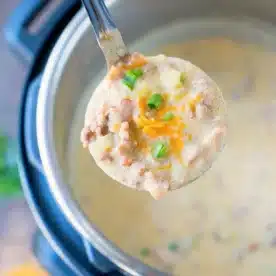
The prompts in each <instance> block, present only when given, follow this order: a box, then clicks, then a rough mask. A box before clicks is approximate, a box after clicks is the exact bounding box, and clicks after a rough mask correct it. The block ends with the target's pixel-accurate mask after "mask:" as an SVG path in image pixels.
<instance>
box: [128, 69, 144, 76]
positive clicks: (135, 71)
mask: <svg viewBox="0 0 276 276" xmlns="http://www.w3.org/2000/svg"><path fill="white" fill-rule="evenodd" d="M130 71H131V73H132V74H133V75H135V76H136V77H137V78H139V77H141V76H143V74H144V72H143V70H142V69H141V68H136V69H132V70H130Z"/></svg>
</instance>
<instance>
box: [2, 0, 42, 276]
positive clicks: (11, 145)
mask: <svg viewBox="0 0 276 276" xmlns="http://www.w3.org/2000/svg"><path fill="white" fill-rule="evenodd" d="M19 2H20V0H9V1H0V26H1V28H0V70H1V74H0V91H1V93H0V112H1V114H0V275H1V276H2V275H5V276H6V275H26V276H27V275H28V276H31V275H37V276H38V275H40V273H42V272H40V271H39V269H38V270H37V268H36V266H37V264H36V262H35V260H34V257H33V256H32V250H31V245H32V236H33V233H34V231H35V229H36V227H35V223H34V221H33V218H32V215H31V213H30V211H29V208H28V206H27V204H26V202H25V200H24V197H23V194H22V192H21V188H20V181H19V176H18V172H17V168H16V163H15V162H16V132H17V127H16V125H17V117H18V110H19V103H20V94H21V91H22V86H23V83H24V77H25V75H26V73H27V68H26V66H24V65H23V64H21V63H20V62H19V61H18V59H16V57H15V56H14V55H13V54H12V52H11V51H10V50H9V47H8V45H7V42H6V40H5V37H4V33H3V25H4V23H5V22H6V20H7V18H8V16H9V14H10V13H11V12H12V11H13V9H15V7H16V6H17V5H18V4H19ZM43 275H44V274H43Z"/></svg>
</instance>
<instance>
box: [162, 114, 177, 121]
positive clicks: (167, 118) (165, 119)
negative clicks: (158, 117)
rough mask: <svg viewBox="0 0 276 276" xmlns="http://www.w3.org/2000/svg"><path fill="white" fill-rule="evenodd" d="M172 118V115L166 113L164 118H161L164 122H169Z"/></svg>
mask: <svg viewBox="0 0 276 276" xmlns="http://www.w3.org/2000/svg"><path fill="white" fill-rule="evenodd" d="M173 118H174V114H173V113H172V112H167V113H166V114H165V115H164V116H163V120H164V121H170V120H172V119H173Z"/></svg>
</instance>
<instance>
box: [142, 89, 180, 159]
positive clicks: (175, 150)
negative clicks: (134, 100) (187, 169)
mask: <svg viewBox="0 0 276 276" xmlns="http://www.w3.org/2000/svg"><path fill="white" fill-rule="evenodd" d="M165 95H166V94H165ZM162 96H163V95H162ZM164 98H165V100H166V101H167V99H168V96H167V95H166V96H165V97H164ZM165 100H164V102H165ZM138 107H139V117H138V119H137V125H138V127H139V128H141V129H142V132H143V133H144V134H146V135H147V136H149V137H150V138H153V139H155V138H158V137H164V136H165V137H169V138H170V148H171V153H172V154H173V155H174V156H176V157H177V158H179V159H181V151H182V149H183V147H184V134H183V131H184V128H185V124H184V123H183V122H182V120H181V118H180V117H179V116H175V117H174V118H173V119H172V120H170V121H164V120H163V119H162V118H163V116H164V114H166V112H169V111H175V110H176V107H174V106H167V105H164V107H163V108H161V109H160V110H158V111H157V112H156V114H155V116H154V118H151V119H149V118H147V116H146V112H147V110H148V109H147V98H146V97H144V96H143V97H139V99H138Z"/></svg>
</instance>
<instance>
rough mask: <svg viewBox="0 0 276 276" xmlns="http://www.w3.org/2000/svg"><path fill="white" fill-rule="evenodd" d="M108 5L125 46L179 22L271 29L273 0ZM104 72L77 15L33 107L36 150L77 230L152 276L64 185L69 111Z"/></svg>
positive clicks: (135, 271)
mask: <svg viewBox="0 0 276 276" xmlns="http://www.w3.org/2000/svg"><path fill="white" fill-rule="evenodd" d="M109 5H110V10H111V13H112V15H113V16H114V19H115V21H116V23H117V24H118V27H119V28H120V30H121V32H122V34H123V36H124V39H125V42H126V43H127V44H131V43H132V42H133V41H134V40H136V39H137V38H139V37H141V36H143V35H144V34H146V33H148V32H149V31H151V30H152V29H155V28H157V27H158V28H160V27H162V26H163V25H164V26H165V25H168V24H169V23H170V22H173V21H175V20H178V19H183V18H185V19H188V18H204V17H227V18H232V17H236V18H247V17H249V18H253V19H258V20H261V21H264V22H268V23H272V24H276V2H275V1H273V0H263V1H259V0H244V1H240V0H231V1H227V0H225V1H222V0H170V1H166V0H150V1H148V0H139V1H137V0H128V1H121V0H117V1H116V0H113V1H109ZM206 32H207V30H205V29H204V26H202V32H201V33H198V34H195V35H196V36H197V37H200V36H201V37H204V36H206V35H212V32H208V34H207V33H206ZM226 35H227V33H226ZM168 40H170V37H169V35H168ZM104 67H105V64H104V57H103V55H102V53H101V51H100V49H99V47H98V46H97V44H96V40H95V37H94V36H93V32H92V27H91V26H90V22H89V20H88V18H87V16H86V13H85V12H84V10H81V11H80V12H79V13H78V14H77V15H76V16H75V17H74V18H73V19H72V21H71V23H70V24H69V25H68V26H67V27H66V29H65V30H64V32H63V34H62V35H61V37H60V39H59V40H58V42H57V44H56V46H55V47H54V49H53V51H52V53H51V55H50V58H49V61H48V63H47V65H46V68H45V71H44V76H43V79H42V84H41V89H40V91H39V101H38V108H37V110H38V112H37V129H38V142H39V150H40V153H41V158H42V162H43V166H44V169H45V173H46V176H47V178H48V182H49V185H50V186H51V190H52V192H53V194H54V196H55V198H56V201H57V202H58V204H59V205H60V207H61V209H62V210H63V211H64V213H65V214H66V216H67V217H68V219H69V221H70V222H71V223H72V224H73V225H74V227H75V228H76V229H77V231H79V232H80V233H81V234H82V235H83V236H84V237H85V238H86V239H88V240H89V241H90V242H91V243H92V244H93V245H94V246H95V247H96V248H97V249H98V250H99V251H100V252H101V253H102V254H104V255H105V256H107V257H108V258H110V259H111V260H112V261H113V262H114V263H116V264H117V265H118V266H119V267H120V268H121V269H123V270H124V271H126V272H127V273H129V274H131V275H156V274H158V273H161V272H158V271H156V270H155V269H153V268H150V267H149V266H147V265H144V264H143V263H142V262H140V261H138V260H136V259H134V258H132V257H130V256H128V255H126V254H124V253H123V252H122V251H121V250H120V249H119V248H117V247H116V246H115V245H114V244H112V243H111V242H110V241H108V240H107V239H106V238H105V236H104V234H103V233H101V232H100V231H99V230H98V229H97V227H96V225H93V224H91V222H89V221H88V219H87V218H86V216H85V215H84V213H83V212H82V210H81V209H80V208H79V206H78V204H77V203H76V201H74V199H73V196H72V195H71V192H70V187H69V185H68V182H67V178H66V173H65V172H66V170H67V166H68V164H67V158H68V156H67V143H68V136H69V131H70V128H71V123H72V120H73V116H74V111H75V110H76V106H77V105H78V103H79V99H80V98H81V96H82V93H83V92H84V91H85V89H86V87H87V85H88V84H89V83H90V82H91V79H93V78H94V76H95V75H97V74H98V72H99V71H101V70H103V68H104ZM76 162H78V160H76ZM150 273H153V274H150Z"/></svg>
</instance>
